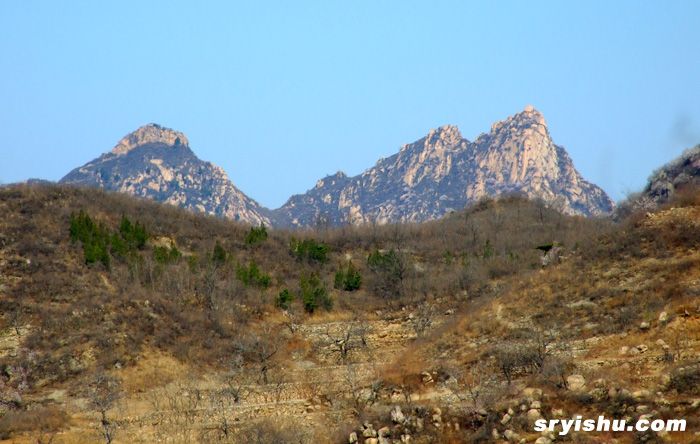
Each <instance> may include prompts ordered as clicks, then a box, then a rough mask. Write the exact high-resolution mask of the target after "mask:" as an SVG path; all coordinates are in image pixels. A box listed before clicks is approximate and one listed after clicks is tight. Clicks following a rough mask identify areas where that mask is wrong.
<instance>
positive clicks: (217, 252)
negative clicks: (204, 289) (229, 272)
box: [211, 241, 228, 265]
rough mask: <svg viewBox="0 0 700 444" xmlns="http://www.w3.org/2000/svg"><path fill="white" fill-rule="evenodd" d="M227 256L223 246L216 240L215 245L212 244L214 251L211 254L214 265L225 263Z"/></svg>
mask: <svg viewBox="0 0 700 444" xmlns="http://www.w3.org/2000/svg"><path fill="white" fill-rule="evenodd" d="M227 258H228V254H227V253H226V250H224V247H223V246H221V244H220V243H219V241H216V245H214V251H213V252H212V254H211V260H212V262H214V263H215V264H216V265H224V264H225V263H226V259H227Z"/></svg>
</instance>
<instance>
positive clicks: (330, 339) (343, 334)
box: [326, 320, 370, 362]
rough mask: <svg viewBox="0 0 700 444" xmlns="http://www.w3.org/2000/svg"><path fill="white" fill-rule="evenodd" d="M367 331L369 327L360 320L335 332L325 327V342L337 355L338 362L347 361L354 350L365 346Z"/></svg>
mask: <svg viewBox="0 0 700 444" xmlns="http://www.w3.org/2000/svg"><path fill="white" fill-rule="evenodd" d="M369 332H370V327H369V326H368V325H367V323H366V322H364V321H361V320H356V321H354V322H352V323H349V324H347V325H346V326H344V327H343V328H342V329H341V330H340V331H337V332H335V333H332V332H331V330H330V328H326V339H327V341H326V344H327V345H328V346H329V347H330V349H331V350H332V351H333V352H334V353H336V354H337V355H338V361H339V362H347V361H348V358H349V357H350V354H351V353H352V352H353V351H354V350H357V349H361V348H366V347H367V335H368V334H369Z"/></svg>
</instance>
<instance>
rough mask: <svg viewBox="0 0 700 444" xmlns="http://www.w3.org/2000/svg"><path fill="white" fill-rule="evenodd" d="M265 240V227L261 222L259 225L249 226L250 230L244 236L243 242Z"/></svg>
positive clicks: (249, 242)
mask: <svg viewBox="0 0 700 444" xmlns="http://www.w3.org/2000/svg"><path fill="white" fill-rule="evenodd" d="M265 240H267V229H266V228H265V225H263V224H260V226H259V227H250V231H249V232H248V234H246V236H245V243H246V244H248V245H255V244H257V243H260V242H264V241H265Z"/></svg>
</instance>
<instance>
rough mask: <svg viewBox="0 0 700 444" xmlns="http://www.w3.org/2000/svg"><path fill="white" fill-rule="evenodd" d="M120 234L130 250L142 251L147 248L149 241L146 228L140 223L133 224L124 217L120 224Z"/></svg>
mask: <svg viewBox="0 0 700 444" xmlns="http://www.w3.org/2000/svg"><path fill="white" fill-rule="evenodd" d="M119 234H121V237H122V239H124V242H125V243H126V245H127V246H128V248H129V249H130V250H133V249H138V250H142V249H143V247H145V246H146V241H147V240H148V233H146V227H144V226H143V225H142V224H140V223H138V222H136V223H132V222H131V221H130V220H129V218H128V217H126V216H122V220H121V223H120V224H119Z"/></svg>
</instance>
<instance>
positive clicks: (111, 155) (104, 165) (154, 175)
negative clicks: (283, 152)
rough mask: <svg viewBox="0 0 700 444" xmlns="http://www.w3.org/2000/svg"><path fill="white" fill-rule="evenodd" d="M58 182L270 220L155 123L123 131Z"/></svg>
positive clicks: (183, 142) (208, 211) (221, 174)
mask: <svg viewBox="0 0 700 444" xmlns="http://www.w3.org/2000/svg"><path fill="white" fill-rule="evenodd" d="M60 182H62V183H66V184H73V185H80V186H89V187H99V188H103V189H105V190H109V191H119V192H123V193H128V194H131V195H134V196H140V197H146V198H149V199H153V200H156V201H159V202H164V203H169V204H172V205H177V206H179V207H182V208H187V209H190V210H194V211H197V212H200V213H206V214H212V215H216V216H222V217H226V218H228V219H233V220H239V221H242V222H246V223H250V224H255V225H258V224H261V223H263V224H266V225H269V224H270V220H269V219H268V217H267V216H266V215H265V213H266V211H267V210H265V209H264V208H262V207H260V205H258V203H257V202H255V201H254V200H252V199H251V198H249V197H248V196H246V195H245V194H243V193H242V192H241V191H240V190H239V189H238V188H236V187H235V186H234V185H233V183H232V182H231V180H229V178H228V176H227V175H226V172H225V171H224V170H223V169H221V168H220V167H218V166H216V165H214V164H212V163H210V162H205V161H202V160H200V159H199V158H198V157H197V156H196V155H195V154H194V153H193V152H192V150H191V149H190V147H189V141H188V140H187V137H186V136H185V135H184V134H183V133H181V132H178V131H174V130H172V129H169V128H164V127H162V126H160V125H156V124H154V123H151V124H148V125H145V126H142V127H141V128H139V129H137V130H136V131H134V132H132V133H130V134H128V135H127V136H125V137H124V138H123V139H122V140H120V141H119V143H117V145H116V146H115V147H114V149H112V151H110V152H108V153H105V154H103V155H101V156H100V157H98V158H97V159H95V160H92V161H90V162H88V163H86V164H85V165H83V166H81V167H79V168H76V169H74V170H73V171H71V172H70V173H68V174H67V175H66V176H65V177H64V178H62V179H61V180H60Z"/></svg>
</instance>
